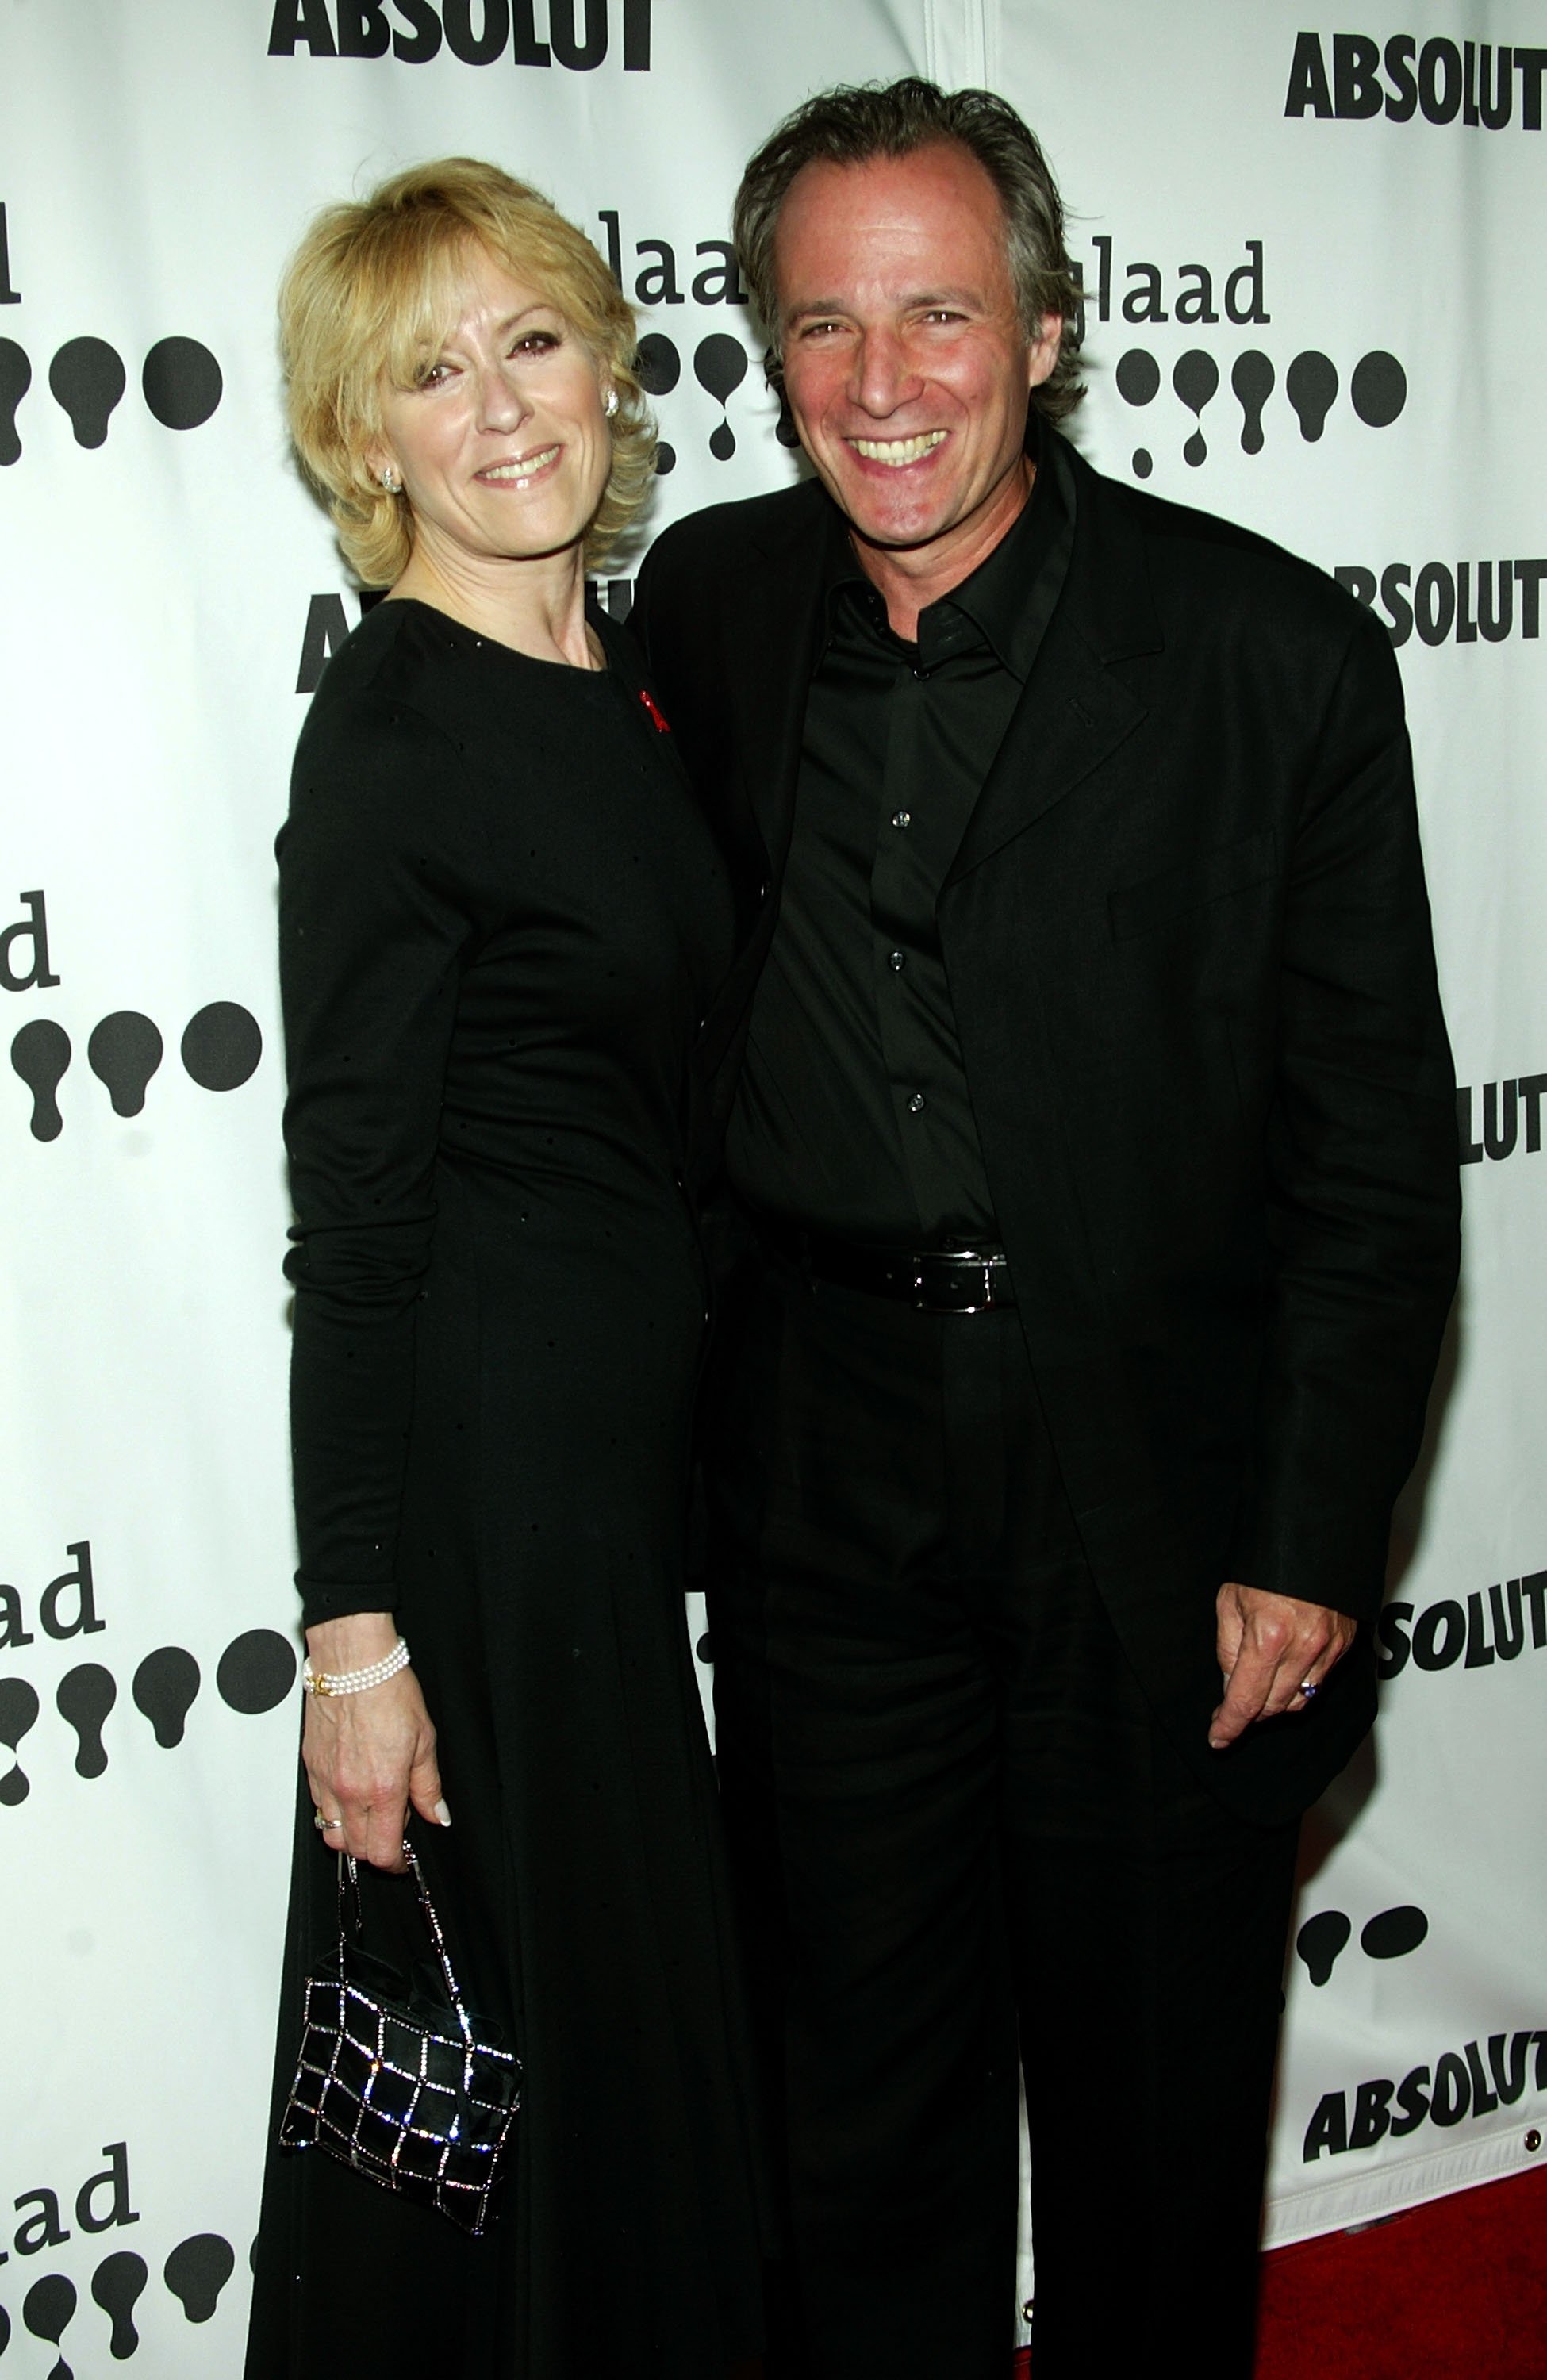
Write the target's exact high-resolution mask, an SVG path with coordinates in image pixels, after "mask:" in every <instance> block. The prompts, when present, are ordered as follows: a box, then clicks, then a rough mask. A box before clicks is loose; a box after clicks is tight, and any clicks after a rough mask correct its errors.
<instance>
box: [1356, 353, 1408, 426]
mask: <svg viewBox="0 0 1547 2380" xmlns="http://www.w3.org/2000/svg"><path fill="white" fill-rule="evenodd" d="M1348 395H1349V398H1350V400H1351V402H1352V404H1353V407H1354V411H1355V412H1356V413H1357V414H1358V418H1359V419H1360V420H1361V421H1363V422H1367V423H1368V424H1369V426H1370V429H1371V430H1389V429H1390V427H1391V425H1392V423H1393V422H1394V421H1395V419H1396V417H1397V415H1398V414H1399V413H1400V412H1401V410H1402V408H1403V407H1404V406H1405V405H1406V404H1407V373H1406V372H1405V371H1404V370H1403V369H1402V367H1401V365H1400V364H1399V363H1398V362H1397V360H1396V358H1395V356H1388V355H1383V354H1382V353H1381V351H1380V350H1379V348H1377V349H1375V350H1374V351H1373V352H1372V353H1371V354H1370V355H1368V356H1361V357H1360V358H1359V359H1358V363H1357V364H1356V365H1355V366H1354V376H1353V379H1352V380H1351V381H1350V382H1349V383H1348Z"/></svg>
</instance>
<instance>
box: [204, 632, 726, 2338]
mask: <svg viewBox="0 0 1547 2380" xmlns="http://www.w3.org/2000/svg"><path fill="white" fill-rule="evenodd" d="M598 628H599V633H600V634H602V636H603V640H604V643H605V646H606V652H607V661H608V667H607V668H606V669H605V670H604V671H602V672H598V673H595V674H591V673H588V672H586V671H583V670H578V669H567V668H565V667H563V666H561V665H559V664H556V663H550V662H538V661H533V660H530V659H528V658H526V657H525V656H523V655H521V654H518V653H515V652H512V651H510V650H508V649H507V648H506V647H505V646H503V645H500V644H497V643H493V642H490V641H488V640H485V639H483V638H481V637H478V636H477V635H475V634H474V633H473V632H472V631H471V630H469V629H467V628H464V627H462V626H461V625H458V624H457V623H456V622H454V621H452V620H450V619H448V618H446V617H445V615H444V614H442V613H438V612H436V611H434V610H432V609H431V608H429V607H428V606H426V605H423V604H420V603H417V602H385V603H383V604H381V605H380V606H378V607H377V608H376V609H375V610H373V611H372V613H370V614H369V615H368V616H367V618H366V619H365V620H364V621H363V622H362V623H361V625H360V626H359V628H358V629H357V630H356V631H355V633H354V635H353V636H352V637H350V638H349V639H348V642H347V644H346V646H345V647H344V648H343V650H341V651H340V652H339V653H338V654H337V655H336V656H335V659H334V660H333V661H332V662H331V663H330V664H329V667H328V670H327V673H326V675H325V677H324V679H323V685H322V686H321V688H320V689H319V692H318V694H317V696H316V698H315V700H314V702H313V704H312V708H311V714H310V716H309V718H308V720H307V723H306V726H305V729H304V731H303V733H302V735H301V739H300V744H299V747H298V752H297V756H296V766H295V774H294V779H293V783H292V791H291V808H290V815H289V819H288V821H287V823H286V827H285V829H284V831H283V832H282V834H281V836H280V842H279V854H280V927H281V971H282V985H283V991H284V1005H285V1025H286V1042H287V1050H288V1061H289V1068H290V1085H291V1087H290V1099H289V1104H288V1106H287V1109H286V1143H287V1146H288V1148H289V1153H290V1160H291V1168H292V1187H293V1196H294V1201H295V1207H296V1213H297V1218H298V1221H297V1227H296V1231H295V1233H294V1235H293V1236H294V1238H295V1242H296V1245H295V1249H294V1253H293V1254H292V1256H291V1257H290V1259H289V1263H288V1266H287V1269H288V1271H289V1274H290V1278H291V1280H292V1281H293V1282H294V1285H295V1289H296V1310H295V1354H294V1383H293V1415H294V1431H295V1463H296V1496H297V1510H298V1528H299V1537H300V1550H301V1573H300V1584H301V1588H302V1594H303V1600H304V1608H305V1612H306V1617H307V1619H308V1620H309V1621H315V1620H320V1619H324V1618H327V1617H328V1616H330V1614H336V1613H342V1612H347V1611H350V1610H358V1609H393V1610H395V1611H396V1614H397V1620H398V1625H399V1627H400V1628H401V1630H402V1633H403V1634H404V1635H405V1636H406V1637H407V1639H408V1644H409V1646H410V1648H411V1651H412V1656H413V1661H414V1667H415V1670H416V1671H417V1672H418V1674H419V1676H420V1680H421V1682H422V1684H423V1688H424V1694H425V1699H426V1701H427V1703H428V1705H429V1708H430V1713H431V1716H432V1719H433V1720H434V1722H435V1725H436V1727H437V1730H438V1731H439V1736H440V1758H441V1764H442V1776H443V1779H444V1784H445V1798H446V1801H447V1803H448V1804H449V1807H450V1810H451V1815H452V1821H453V1823H452V1826H451V1828H449V1829H447V1830H445V1831H444V1832H443V1831H442V1830H440V1829H438V1828H433V1827H427V1826H421V1825H417V1824H416V1827H415V1840H416V1845H417V1846H418V1847H419V1848H420V1851H421V1852H422V1854H423V1857H424V1860H425V1864H426V1867H427V1872H428V1875H429V1877H430V1880H431V1882H432V1888H433V1890H434V1892H435V1897H436V1901H437V1906H438V1907H439V1908H440V1910H441V1913H442V1915H443V1918H444V1920H445V1924H446V1929H447V1933H448V1936H449V1938H450V1944H451V1948H452V1950H453V1954H454V1958H455V1960H456V1961H457V1964H458V1966H459V1967H460V1969H461V1970H462V1971H463V1972H462V1974H461V1977H460V1980H461V1981H462V1983H463V1986H464V1989H465V1990H466V1992H467V1995H468V1998H469V2001H471V2002H472V2003H473V2004H474V2005H475V2007H476V2008H477V2010H479V2012H480V2014H481V2015H482V2016H484V2017H486V2018H488V2019H490V2020H492V2021H493V2022H496V2023H497V2024H499V2025H500V2026H501V2027H502V2028H503V2030H504V2033H505V2035H506V2040H507V2041H510V2042H513V2043H514V2045H515V2046H516V2047H517V2048H518V2051H519V2053H520V2056H521V2058H522V2060H523V2062H524V2066H525V2080H524V2103H523V2107H522V2112H521V2115H520V2118H519V2125H518V2138H519V2148H518V2156H517V2160H516V2163H515V2168H514V2170H513V2173H512V2175H511V2178H510V2180H509V2183H508V2185H506V2189H505V2194H504V2200H503V2203H502V2204H501V2207H500V2212H499V2214H498V2216H497V2217H496V2219H495V2220H494V2222H493V2224H492V2226H491V2228H489V2229H488V2231H486V2233H485V2234H484V2236H483V2238H482V2239H481V2240H474V2239H470V2238H469V2237H467V2236H465V2235H464V2234H462V2233H461V2232H459V2231H458V2230H457V2229H456V2228H455V2227H454V2226H453V2225H452V2224H451V2223H450V2222H449V2221H448V2220H447V2219H446V2218H445V2216H441V2215H438V2214H436V2213H435V2212H433V2211H432V2210H430V2209H426V2208H420V2207H418V2206H415V2205H411V2204H407V2203H405V2202H404V2201H402V2200H400V2199H396V2198H394V2197H392V2196H390V2195H389V2194H388V2193H387V2192H384V2190H382V2189H380V2188H379V2187H378V2186H377V2185H376V2184H374V2183H373V2182H371V2181H368V2180H363V2179H362V2178H361V2177H359V2175H357V2174H355V2173H353V2172H351V2171H349V2170H348V2169H347V2168H344V2167H342V2166H339V2165H337V2164H336V2163H335V2161H334V2160H333V2159H331V2158H330V2157H327V2156H325V2155H323V2154H322V2153H321V2152H320V2151H316V2150H312V2151H309V2152H306V2153H304V2154H299V2155H298V2154H295V2153H293V2152H292V2153H286V2152H282V2151H274V2150H271V2152H270V2157H269V2166H268V2172H267V2176H266V2182H265V2190H264V2196H263V2211H262V2222H261V2225H260V2233H259V2240H258V2247H257V2252H256V2258H255V2289H254V2301H253V2314H252V2326H251V2331H250V2342H249V2350H248V2362H247V2373H248V2380H313V2375H315V2380H323V2375H326V2380H339V2375H341V2374H343V2375H347V2374H353V2373H369V2374H371V2375H372V2380H392V2375H394V2374H410V2373H411V2374H415V2375H419V2380H422V2376H423V2375H425V2374H433V2375H435V2380H485V2375H489V2380H493V2375H495V2374H498V2375H502V2380H503V2376H504V2375H510V2380H601V2375H603V2374H607V2373H610V2372H612V2371H614V2370H618V2371H627V2372H628V2373H630V2374H638V2375H640V2380H724V2375H725V2372H726V2370H727V2367H728V2366H729V2365H731V2364H732V2363H733V2362H735V2361H737V2359H738V2358H742V2357H746V2356H749V2355H752V2354H754V2353H756V2352H757V2351H758V2349H759V2347H760V2344H761V2296H760V2278H759V2264H760V2253H761V2213H760V2195H759V2181H758V2162H757V2157H756V2153H755V2146H754V2141H753V2132H754V2125H753V2122H752V2116H751V2105H750V2083H749V2076H750V2071H751V2062H750V2058H749V2051H748V2046H747V2043H746V2039H745V2034H744V2028H743V2019H742V2014H741V2008H740V2002H739V1998H738V1995H737V1980H736V1972H735V1961H734V1959H733V1957H732V1955H731V1944H730V1932H731V1919H730V1913H729V1905H728V1892H727V1887H726V1883H725V1876H724V1874H723V1869H722V1862H721V1851H720V1844H719V1838H718V1831H717V1813H716V1810H715V1806H714V1786H713V1771H712V1767H711V1763H710V1757H709V1752H708V1746H707V1742H706V1738H705V1734H704V1729H703V1722H702V1718H701V1714H700V1705H699V1696H698V1688H697V1684H696V1682H695V1677H694V1670H693V1658H692V1648H691V1646H690V1645H689V1643H688V1632H687V1624H686V1616H685V1611H684V1605H683V1573H682V1553H683V1548H682V1533H683V1518H684V1507H685V1503H686V1484H687V1470H688V1432H689V1421H690V1408H691V1403H692V1398H693V1393H694V1389H695V1385H696V1380H697V1376H698V1370H699V1365H700V1354H701V1350H702V1343H703V1333H704V1326H705V1318H706V1317H705V1305H706V1296H705V1277H704V1269H703V1265H702V1261H701V1258H700V1250H699V1245H698V1240H697V1235H696V1232H695V1228H694V1222H693V1218H692V1215H691V1212H690V1209H689V1206H688V1199H687V1196H686V1195H685V1192H684V1189H683V1184H682V1174H683V1170H684V1158H683V1149H684V1141H685V1116H684V1105H685V1097H686V1094H685V1081H686V1077H687V1073H688V1050H689V1046H690V1044H691V1041H692V1038H693V1036H694V1034H695V1032H696V1030H697V1027H698V1025H699V1022H700V1018H701V1016H702V1014H703V1012H704V1009H705V1007H706V1005H707V1003H708V1001H709V998H710V995H711V993H712V992H713V990H714V988H715V985H716V983H717V981H718V979H719V977H721V975H722V974H723V973H724V971H725V966H726V965H727V963H728V960H729V956H730V945H731V933H732V928H731V912H730V898H729V892H728V889H727V886H726V884H725V880H724V878H723V875H722V870H721V867H720V862H719V859H718V856H717V854H716V852H715V849H714V846H713V843H712V840H711V837H710V835H709V832H708V831H707V829H706V827H705V825H704V823H703V820H702V819H701V818H700V815H699V812H698V810H697V808H696V807H695V806H694V803H693V800H692V797H691V795H690V794H689V792H688V788H687V784H686V781H685V779H684V777H683V775H682V773H681V771H680V770H679V768H678V766H677V764H676V759H675V756H674V754H673V750H672V747H671V739H670V735H669V734H668V733H665V732H663V729H662V727H660V726H658V724H657V719H658V716H659V714H657V713H653V712H652V709H651V707H650V705H649V704H648V703H647V702H646V701H645V700H644V699H643V698H642V696H641V691H640V689H641V679H640V675H639V672H638V663H637V662H636V661H635V659H634V657H633V652H632V648H631V647H630V646H629V644H628V642H627V638H626V637H624V635H623V633H622V632H621V631H619V630H617V629H615V628H614V627H612V626H611V625H610V624H608V623H605V622H602V623H599V624H598ZM365 1892H366V1911H365V1914H366V1926H367V1941H368V1944H372V1947H375V1948H377V1949H384V1950H386V1951H387V1952H388V1953H389V1954H392V1953H393V1952H394V1951H396V1954H397V1955H398V1956H400V1957H401V1956H405V1955H408V1954H416V1955H417V1954H421V1953H422V1949H423V1941H422V1937H421V1935H420V1933H419V1931H418V1928H417V1925H416V1920H415V1912H414V1906H413V1903H412V1900H411V1889H410V1888H409V1887H408V1886H407V1885H406V1884H404V1883H402V1882H400V1881H398V1880H397V1879H395V1878H392V1877H389V1876H381V1875H379V1874H374V1873H372V1874H371V1875H369V1876H366V1878H365ZM335 1932H336V1926H335V1860H334V1859H332V1858H331V1857H330V1856H329V1855H328V1854H327V1852H325V1851H324V1850H323V1847H322V1845H321V1843H320V1841H319V1839H318V1836H317V1835H316V1833H315V1832H314V1830H313V1828H312V1826H311V1801H310V1798H309V1796H308V1793H307V1791H306V1789H305V1783H304V1779H303V1780H302V1789H301V1792H300V1796H299V1804H298V1822H297V1829H296V1847H295V1865H294V1881H293V1886H292V1894H291V1908H290V1920H289V1930H288V1938H287V1944H286V1966H285V1979H284V1987H283V2006H282V2014H281V2023H280V2039H279V2049H278V2070H277V2078H276V2107H277V2105H278V2104H279V2100H280V2097H281V2095H282V2094H283V2090H284V2086H285V2083H286V2081H287V2079H288V2076H289V2074H290V2072H291V2071H293V2068H294V2057H295V2049H296V2042H297V2036H298V2009H299V1992H300V1983H301V1978H302V1976H303V1975H304V1973H306V1971H307V1968H308V1965H309V1963H310V1962H311V1960H312V1958H313V1956H314V1954H315V1953H316V1952H317V1951H318V1950H319V1949H323V1948H325V1947H326V1946H327V1945H328V1944H330V1943H331V1942H332V1941H333V1940H334V1938H335ZM372 1937H373V1939H372Z"/></svg>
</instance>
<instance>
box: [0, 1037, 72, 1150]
mask: <svg viewBox="0 0 1547 2380" xmlns="http://www.w3.org/2000/svg"><path fill="white" fill-rule="evenodd" d="M69 1062H70V1037H69V1035H68V1034H67V1032H66V1030H65V1028H64V1026H62V1025H55V1022H54V1019H53V1018H52V1017H51V1016H34V1017H33V1018H32V1020H31V1022H30V1024H28V1025H24V1026H22V1027H21V1030H20V1031H19V1032H18V1034H17V1036H16V1038H15V1039H14V1040H13V1041H12V1043H11V1065H12V1067H13V1069H14V1070H15V1072H16V1073H17V1074H18V1075H20V1077H21V1079H22V1081H23V1082H24V1083H25V1084H26V1086H27V1087H28V1089H29V1090H30V1092H31V1094H32V1125H31V1130H32V1137H33V1139H34V1140H57V1139H58V1137H59V1135H60V1134H61V1133H62V1132H63V1131H64V1129H65V1119H64V1117H63V1116H62V1115H61V1114H60V1112H59V1096H58V1094H59V1086H60V1084H61V1083H62V1082H63V1081H64V1078H65V1069H66V1068H67V1066H68V1064H69Z"/></svg>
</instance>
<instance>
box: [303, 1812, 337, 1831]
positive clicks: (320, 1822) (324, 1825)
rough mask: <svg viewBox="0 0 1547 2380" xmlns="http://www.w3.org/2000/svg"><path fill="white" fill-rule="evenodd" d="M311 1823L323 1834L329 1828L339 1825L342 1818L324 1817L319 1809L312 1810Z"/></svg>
mask: <svg viewBox="0 0 1547 2380" xmlns="http://www.w3.org/2000/svg"><path fill="white" fill-rule="evenodd" d="M311 1823H312V1825H313V1826H314V1827H315V1828H316V1829H317V1831H318V1833H319V1834H320V1835H325V1834H326V1833H327V1832H328V1831H329V1829H330V1828H334V1827H341V1826H342V1825H343V1824H344V1821H343V1819H342V1818H324V1817H323V1814H322V1812H321V1810H313V1811H312V1813H311Z"/></svg>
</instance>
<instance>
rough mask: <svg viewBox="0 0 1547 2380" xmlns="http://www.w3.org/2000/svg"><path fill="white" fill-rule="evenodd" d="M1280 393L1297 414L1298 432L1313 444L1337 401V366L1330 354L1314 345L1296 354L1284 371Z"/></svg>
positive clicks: (1325, 424) (1319, 435)
mask: <svg viewBox="0 0 1547 2380" xmlns="http://www.w3.org/2000/svg"><path fill="white" fill-rule="evenodd" d="M1284 394H1285V396H1286V397H1287V398H1288V399H1289V402H1290V404H1291V405H1292V406H1293V407H1294V408H1295V412H1296V415H1297V418H1298V420H1299V425H1300V436H1301V437H1302V438H1303V439H1305V440H1306V441H1307V443H1309V444H1311V445H1314V444H1315V443H1316V441H1317V439H1318V438H1320V437H1321V435H1322V431H1323V430H1324V429H1325V428H1326V426H1327V416H1328V414H1329V413H1330V412H1331V411H1332V409H1333V407H1334V405H1335V403H1336V402H1337V366H1336V365H1335V364H1334V361H1333V359H1332V358H1331V356H1323V355H1322V354H1320V353H1319V352H1318V351H1317V349H1316V348H1314V347H1308V348H1307V349H1306V352H1305V354H1304V355H1302V356H1297V357H1296V358H1295V360H1294V362H1293V363H1292V364H1291V365H1290V367H1289V369H1288V370H1287V371H1286V372H1285V375H1284Z"/></svg>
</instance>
